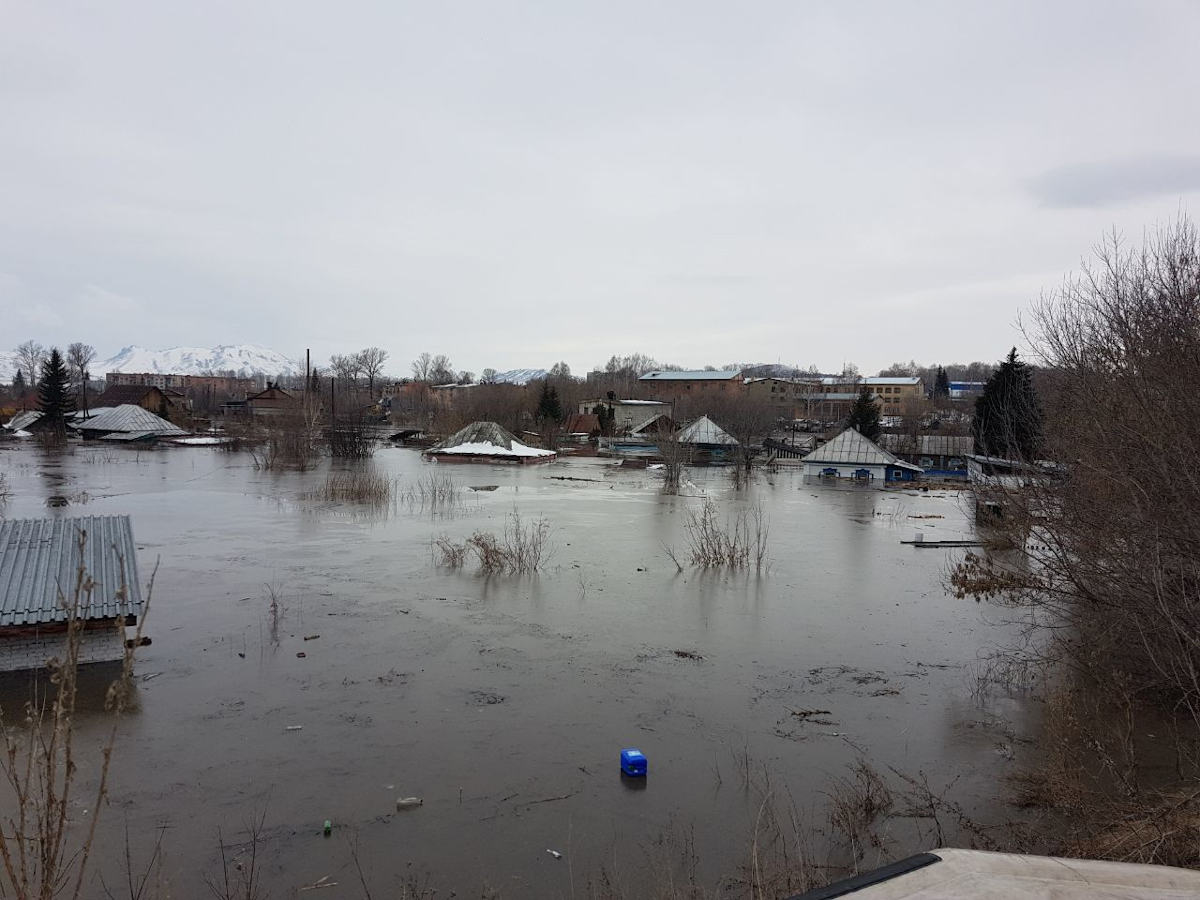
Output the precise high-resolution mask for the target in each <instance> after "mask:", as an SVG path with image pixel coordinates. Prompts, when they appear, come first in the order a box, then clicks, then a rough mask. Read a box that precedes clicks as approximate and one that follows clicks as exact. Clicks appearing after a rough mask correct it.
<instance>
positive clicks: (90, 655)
mask: <svg viewBox="0 0 1200 900" xmlns="http://www.w3.org/2000/svg"><path fill="white" fill-rule="evenodd" d="M81 569H82V571H83V572H84V573H86V575H87V577H88V578H90V579H91V581H90V582H89V583H88V589H80V590H79V591H78V596H76V593H77V591H76V584H77V582H78V579H79V572H80V570H81ZM72 607H74V608H75V609H76V615H77V616H78V618H79V619H80V620H82V622H83V625H84V627H83V631H82V633H81V635H80V641H81V644H80V648H79V661H80V662H81V663H93V662H110V661H113V660H119V659H121V658H122V657H123V655H124V651H125V627H126V626H128V625H136V624H137V621H138V617H139V616H141V614H142V593H141V587H140V583H139V581H138V571H137V556H136V553H135V545H134V542H133V527H132V525H131V524H130V521H129V516H83V517H79V518H61V519H8V520H5V521H0V671H6V672H12V671H19V670H23V669H36V668H40V667H41V666H44V665H45V664H46V660H48V659H50V658H51V657H54V656H57V657H59V658H62V657H63V645H64V642H65V639H66V634H67V624H68V619H69V618H70V616H69V610H70V609H71V608H72Z"/></svg>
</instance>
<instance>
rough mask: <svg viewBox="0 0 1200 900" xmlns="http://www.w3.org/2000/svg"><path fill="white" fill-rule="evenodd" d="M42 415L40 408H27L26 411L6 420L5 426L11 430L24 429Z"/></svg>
mask: <svg viewBox="0 0 1200 900" xmlns="http://www.w3.org/2000/svg"><path fill="white" fill-rule="evenodd" d="M41 417H42V411H41V410H40V409H27V410H25V412H19V413H17V414H16V415H15V416H13V417H12V418H11V419H9V420H8V421H7V422H5V423H4V427H5V428H7V429H8V430H9V431H24V430H25V429H26V428H28V427H29V426H30V425H32V424H33V423H34V422H36V421H37V420H38V419H40V418H41Z"/></svg>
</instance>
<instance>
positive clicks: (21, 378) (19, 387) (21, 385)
mask: <svg viewBox="0 0 1200 900" xmlns="http://www.w3.org/2000/svg"><path fill="white" fill-rule="evenodd" d="M12 389H13V393H14V394H15V395H16V396H18V397H20V396H22V395H23V394H24V393H25V391H26V390H27V389H28V386H27V385H26V384H25V373H24V372H22V371H21V370H20V369H17V374H16V375H14V376H13V380H12Z"/></svg>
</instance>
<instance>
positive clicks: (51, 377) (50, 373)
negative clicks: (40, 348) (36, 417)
mask: <svg viewBox="0 0 1200 900" xmlns="http://www.w3.org/2000/svg"><path fill="white" fill-rule="evenodd" d="M38 406H39V407H41V410H42V419H41V422H40V423H39V424H40V425H41V426H42V427H43V428H45V429H47V430H48V431H50V432H52V433H54V434H56V435H58V436H60V437H63V436H65V435H66V433H67V417H68V416H70V415H71V414H72V413H73V412H75V395H74V394H73V393H71V373H70V372H68V371H67V364H66V363H65V362H63V358H62V354H61V353H59V352H58V348H57V347H55V348H54V349H52V350H51V351H50V356H49V358H47V360H46V361H45V362H44V363H42V379H41V381H39V382H38Z"/></svg>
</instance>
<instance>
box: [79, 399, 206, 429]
mask: <svg viewBox="0 0 1200 900" xmlns="http://www.w3.org/2000/svg"><path fill="white" fill-rule="evenodd" d="M79 428H80V430H81V431H148V432H153V433H154V434H158V435H164V436H165V435H184V434H187V432H186V431H184V430H183V429H182V428H180V427H179V426H178V425H172V424H171V423H170V422H168V421H167V420H166V419H163V418H161V417H159V416H156V415H155V414H154V413H152V412H150V411H149V410H146V409H142V408H141V407H140V406H134V405H133V404H132V403H124V404H122V405H121V406H118V407H117V408H116V409H114V410H111V411H110V412H106V413H104V414H103V415H99V416H96V417H95V418H94V419H88V420H87V421H86V422H81V423H80V424H79Z"/></svg>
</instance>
